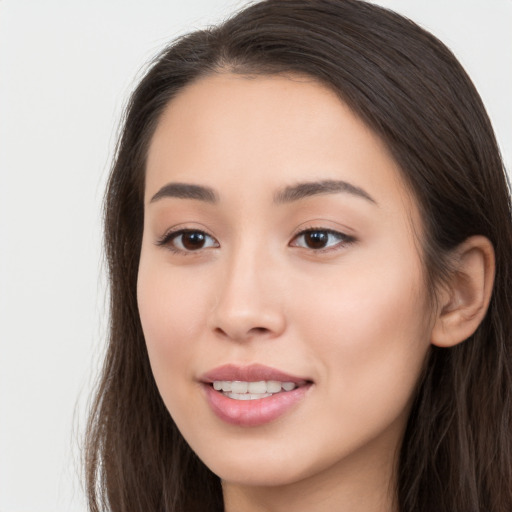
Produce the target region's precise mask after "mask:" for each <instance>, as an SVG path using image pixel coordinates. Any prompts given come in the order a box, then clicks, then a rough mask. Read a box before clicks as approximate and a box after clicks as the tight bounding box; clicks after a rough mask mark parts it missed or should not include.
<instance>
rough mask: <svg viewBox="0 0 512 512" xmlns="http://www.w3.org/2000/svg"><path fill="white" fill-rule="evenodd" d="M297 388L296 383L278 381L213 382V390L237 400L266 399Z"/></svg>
mask: <svg viewBox="0 0 512 512" xmlns="http://www.w3.org/2000/svg"><path fill="white" fill-rule="evenodd" d="M296 387H297V384H295V382H280V381H277V380H268V381H265V380H260V381H258V382H247V381H240V380H234V381H230V380H216V381H214V382H213V389H215V390H216V391H222V392H223V393H224V394H225V395H226V396H228V397H229V398H233V399H235V400H256V399H259V398H266V397H267V396H272V394H274V393H279V392H281V391H292V390H293V389H295V388H296Z"/></svg>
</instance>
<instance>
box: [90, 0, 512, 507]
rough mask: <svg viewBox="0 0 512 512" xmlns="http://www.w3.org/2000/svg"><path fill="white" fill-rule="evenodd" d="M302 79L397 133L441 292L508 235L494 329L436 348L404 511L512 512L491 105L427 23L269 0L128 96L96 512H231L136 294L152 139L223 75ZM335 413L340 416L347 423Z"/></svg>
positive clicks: (506, 300)
mask: <svg viewBox="0 0 512 512" xmlns="http://www.w3.org/2000/svg"><path fill="white" fill-rule="evenodd" d="M223 72H231V73H241V74H277V73H300V74H306V75H309V76H312V77H314V78H315V79H317V80H319V81H321V82H323V83H324V84H326V85H328V86H329V87H331V88H332V89H333V90H334V91H335V92H337V94H339V96H340V98H341V99H342V100H343V101H344V102H346V103H347V104H348V105H349V106H350V107H351V108H352V109H353V111H354V112H355V113H356V114H357V115H359V116H360V117H361V118H362V119H363V120H364V121H365V122H366V123H367V125H368V126H369V127H371V128H372V129H373V130H374V131H375V132H376V133H377V134H378V135H379V136H380V137H381V138H382V140H383V141H384V142H385V143H386V144H387V146H388V148H389V149H390V151H391V152H392V154H393V155H394V158H395V159H396V161H397V162H398V164H399V166H400V168H401V172H402V174H403V178H404V179H405V181H406V183H407V184H408V186H409V188H410V189H411V191H412V193H413V195H414V196H415V198H416V200H417V203H418V205H419V208H420V211H421V213H422V218H423V224H424V228H425V235H424V237H423V239H422V252H423V257H424V261H425V268H426V270H427V274H428V276H429V286H430V287H431V289H432V290H434V289H435V286H436V283H439V281H440V280H442V279H444V278H446V276H447V274H448V273H449V269H448V267H447V264H446V259H447V258H446V255H447V254H448V253H449V251H450V250H451V249H453V248H454V247H456V246H457V245H458V244H460V243H461V242H462V241H464V240H465V239H466V238H468V237H470V236H472V235H476V234H480V235H484V236H486V237H487V238H488V239H489V240H490V241H491V242H492V244H493V245H494V248H495V253H496V278H495V286H494V291H493V296H492V300H491V304H490V306H489V310H488V312H487V315H486V317H485V319H484V321H483V322H482V324H481V325H480V327H479V328H478V330H477V332H476V333H475V334H474V335H473V336H472V337H471V338H470V339H468V340H466V341H465V342H463V343H461V344H459V345H457V346H455V347H453V348H449V349H441V348H436V347H432V348H431V350H430V352H429V355H428V359H427V361H426V365H425V372H424V374H423V375H422V377H421V379H420V382H419V383H418V390H417V394H416V399H415V403H414V406H413V409H412V412H411V415H410V418H409V422H408V425H407V429H406V433H405V437H404V440H403V443H402V447H401V451H400V458H399V467H398V488H397V489H396V500H397V503H398V507H399V509H400V511H401V512H413V511H414V512H433V511H435V512H477V511H478V512H510V511H511V510H512V432H511V427H512V404H511V398H512V339H511V338H512V304H511V297H512V292H511V290H512V222H511V205H510V194H509V187H508V184H507V178H506V173H505V170H504V167H503V163H502V161H501V158H500V153H499V149H498V146H497V143H496V140H495V137H494V134H493V130H492V128H491V125H490V122H489V119H488V117H487V115H486V112H485V109H484V106H483V104H482V102H481V99H480V97H479V95H478V93H477V92H476V90H475V88H474V86H473V84H472V83H471V81H470V79H469V78H468V76H467V75H466V73H465V72H464V70H463V69H462V67H461V66H460V64H459V63H458V62H457V60H456V59H455V57H454V56H453V55H452V53H451V52H450V51H449V50H448V49H447V48H446V47H445V46H444V45H443V44H442V43H441V42H439V41H438V40H437V39H436V38H435V37H433V36H432V35H431V34H429V33H428V32H426V31H425V30H423V29H421V28H420V27H418V26H417V25H416V24H414V23H413V22H411V21H410V20H408V19H406V18H403V17H401V16H399V15H397V14H395V13H393V12H391V11H388V10H386V9H383V8H381V7H377V6H375V5H372V4H369V3H366V2H363V1H358V0H267V1H263V2H259V3H256V4H254V5H252V6H250V7H248V8H246V9H244V10H242V11H241V12H239V13H238V14H237V15H235V16H234V17H232V18H231V19H229V20H227V21H226V22H225V23H223V24H221V25H219V26H217V27H213V28H210V29H207V30H202V31H198V32H194V33H192V34H189V35H187V36H185V37H182V38H181V39H179V40H178V41H176V42H175V43H173V44H172V45H171V46H169V47H168V48H167V49H165V51H163V52H162V53H161V55H159V56H158V58H157V59H156V60H155V61H154V62H153V64H152V65H151V67H150V69H149V71H148V72H147V74H146V76H145V77H144V78H143V80H142V81H141V83H140V84H139V86H138V87H137V89H136V90H135V92H134V93H133V95H132V97H131V100H130V102H129V104H128V107H127V111H126V117H125V119H124V128H123V131H122V134H121V137H120V140H119V143H118V147H117V154H116V158H115V162H114V165H113V168H112V172H111V175H110V180H109V183H108V190H107V194H106V198H105V247H106V255H107V260H108V269H109V278H110V294H111V295H110V308H111V309H110V339H109V345H108V351H107V355H106V360H105V364H104V367H103V370H102V374H101V378H100V381H99V385H98V389H97V391H96V396H95V401H94V404H93V407H92V410H91V414H90V418H89V423H88V431H87V439H86V452H85V459H86V478H87V493H88V499H89V507H90V510H91V511H94V512H95V511H99V510H111V511H113V512H127V511H141V510H144V511H161V512H164V511H165V512H170V511H183V512H192V511H195V510H197V511H201V512H204V511H221V510H222V509H223V503H222V493H221V487H220V482H219V479H218V478H217V477H216V476H215V475H214V474H213V473H212V472H210V470H209V469H207V468H206V467H205V466H204V464H203V463H202V462H201V461H200V460H199V459H198V458H197V456H196V455H195V454H194V453H193V452H192V450H191V449H190V448H189V447H188V445H187V444H186V443H185V441H184V440H183V438H182V436H181V434H180V433H179V431H178V430H177V428H176V426H175V424H174V422H173V420H172V418H171V416H170V415H169V413H168V411H167V410H166V408H165V406H164V404H163V402H162V400H161V398H160V395H159V393H158V390H157V388H156V385H155V382H154V379H153V376H152V373H151V369H150V365H149V361H148V355H147V352H146V347H145V342H144V337H143V334H142V329H141V325H140V320H139V314H138V309H137V299H136V281H137V268H138V260H139V254H140V246H141V239H142V225H143V215H144V211H143V193H144V170H145V160H146V152H147V148H148V143H149V141H150V139H151V137H152V134H153V132H154V130H155V127H156V125H157V123H158V121H159V118H160V115H161V113H162V111H163V109H164V108H165V106H166V105H167V104H168V102H169V101H171V100H172V98H173V96H174V95H176V93H177V92H178V91H179V90H180V89H182V88H183V87H186V86H187V85H188V84H190V83H192V82H193V81H194V80H197V79H198V78H199V77H201V76H204V75H208V74H212V73H223ZM333 421H334V420H333Z"/></svg>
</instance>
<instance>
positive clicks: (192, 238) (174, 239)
mask: <svg viewBox="0 0 512 512" xmlns="http://www.w3.org/2000/svg"><path fill="white" fill-rule="evenodd" d="M158 245H162V246H167V247H168V248H169V249H171V250H173V251H176V252H192V251H199V250H201V249H207V248H210V247H219V243H218V242H217V241H216V240H215V239H214V238H213V237H211V236H210V235H208V234H207V233H205V232H204V231H199V230H192V229H183V230H180V231H176V232H174V233H170V234H169V235H167V236H165V237H164V238H163V239H162V240H161V241H160V242H158Z"/></svg>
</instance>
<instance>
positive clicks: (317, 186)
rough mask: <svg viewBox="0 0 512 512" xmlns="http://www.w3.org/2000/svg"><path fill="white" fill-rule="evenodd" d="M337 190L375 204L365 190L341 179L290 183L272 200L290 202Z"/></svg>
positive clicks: (332, 192) (333, 192) (280, 202)
mask: <svg viewBox="0 0 512 512" xmlns="http://www.w3.org/2000/svg"><path fill="white" fill-rule="evenodd" d="M339 192H344V193H348V194H352V195H354V196H357V197H361V198H363V199H366V200H367V201H369V202H370V203H373V204H377V201H375V199H373V197H372V196H371V195H370V194H368V192H366V190H364V189H362V188H360V187H356V186H355V185H352V184H351V183H348V182H346V181H342V180H323V181H308V182H304V183H297V184H296V185H291V186H289V187H286V188H284V189H283V190H281V191H279V192H277V193H276V194H275V195H274V202H276V203H278V204H282V203H290V202H292V201H298V200H300V199H305V198H306V197H311V196H316V195H320V194H336V193H339Z"/></svg>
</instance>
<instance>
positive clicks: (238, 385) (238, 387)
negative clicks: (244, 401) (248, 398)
mask: <svg viewBox="0 0 512 512" xmlns="http://www.w3.org/2000/svg"><path fill="white" fill-rule="evenodd" d="M248 388H249V383H248V382H244V381H242V380H235V381H234V382H232V383H231V391H232V392H233V393H247V389H248Z"/></svg>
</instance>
